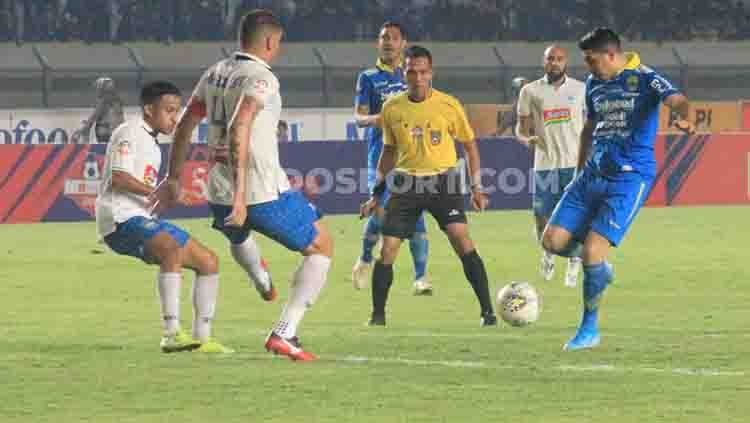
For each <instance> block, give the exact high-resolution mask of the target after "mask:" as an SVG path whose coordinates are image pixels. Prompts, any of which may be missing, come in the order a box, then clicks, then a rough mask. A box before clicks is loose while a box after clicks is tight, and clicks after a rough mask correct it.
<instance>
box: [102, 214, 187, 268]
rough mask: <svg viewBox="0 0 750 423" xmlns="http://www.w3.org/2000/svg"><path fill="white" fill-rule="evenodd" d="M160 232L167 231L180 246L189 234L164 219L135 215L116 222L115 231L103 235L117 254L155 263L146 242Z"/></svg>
mask: <svg viewBox="0 0 750 423" xmlns="http://www.w3.org/2000/svg"><path fill="white" fill-rule="evenodd" d="M160 232H166V233H168V234H169V235H170V236H171V237H172V238H173V239H174V240H175V241H176V242H177V245H179V246H180V247H184V246H185V244H187V242H188V240H189V239H190V235H189V234H188V233H187V232H185V230H184V229H182V228H180V227H179V226H176V225H173V224H171V223H169V222H167V221H166V220H161V219H150V218H148V217H143V216H135V217H131V218H130V219H128V220H126V221H124V222H122V223H118V224H117V228H116V229H115V231H114V232H112V233H111V234H109V235H107V236H105V237H104V243H105V244H107V246H108V247H109V248H111V249H112V251H114V252H116V253H117V254H122V255H125V256H131V257H135V258H139V259H141V260H143V261H144V262H146V263H149V264H155V263H156V259H155V258H154V257H151V256H149V255H148V254H147V252H146V242H148V240H150V239H151V238H153V237H155V236H156V235H157V234H159V233H160Z"/></svg>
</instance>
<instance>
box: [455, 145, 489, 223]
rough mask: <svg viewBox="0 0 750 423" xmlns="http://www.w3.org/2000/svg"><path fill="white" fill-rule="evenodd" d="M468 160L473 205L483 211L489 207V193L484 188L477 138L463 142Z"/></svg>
mask: <svg viewBox="0 0 750 423" xmlns="http://www.w3.org/2000/svg"><path fill="white" fill-rule="evenodd" d="M462 145H463V147H464V153H465V155H466V161H467V162H468V164H469V181H470V183H471V205H472V206H473V207H474V209H475V210H479V211H482V210H484V209H485V208H486V207H487V204H488V203H489V200H488V198H487V194H485V193H484V191H483V190H482V172H481V169H482V167H481V166H482V165H481V161H480V159H479V147H478V146H477V142H476V140H471V141H467V142H464V143H462Z"/></svg>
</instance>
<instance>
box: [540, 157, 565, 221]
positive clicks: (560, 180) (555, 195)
mask: <svg viewBox="0 0 750 423" xmlns="http://www.w3.org/2000/svg"><path fill="white" fill-rule="evenodd" d="M575 173H576V169H575V168H574V167H566V168H562V169H551V170H537V171H535V172H534V202H533V207H534V214H535V215H536V216H541V217H544V218H546V219H549V217H550V216H552V212H553V211H554V210H555V206H557V203H558V202H559V201H560V198H562V195H563V192H564V191H565V187H567V186H568V184H569V183H570V182H571V181H572V180H573V177H574V176H575Z"/></svg>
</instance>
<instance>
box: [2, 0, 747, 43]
mask: <svg viewBox="0 0 750 423" xmlns="http://www.w3.org/2000/svg"><path fill="white" fill-rule="evenodd" d="M748 3H750V2H748V1H746V0H705V1H699V2H692V1H684V0H632V1H629V2H623V1H620V0H357V1H350V0H0V40H3V39H4V40H9V39H15V40H17V42H18V43H22V42H25V41H48V40H52V39H59V40H84V41H88V42H93V41H105V40H109V41H112V42H120V41H131V40H146V41H149V40H151V41H162V42H166V43H170V42H172V41H173V40H207V41H208V40H218V39H227V40H232V39H234V38H235V32H236V30H235V29H236V26H237V22H238V21H239V18H240V17H241V16H242V14H244V13H246V12H248V11H249V10H251V9H254V8H269V9H271V10H273V11H274V12H275V13H277V14H278V15H279V17H280V18H281V20H282V22H283V23H284V26H285V27H286V35H287V40H289V41H354V40H363V39H370V38H371V36H372V34H373V33H374V31H376V30H377V28H378V26H379V25H380V23H382V22H383V20H385V19H388V20H395V21H398V22H401V23H402V24H403V25H404V27H405V28H406V32H407V33H408V34H409V39H410V40H412V41H421V40H435V41H498V40H524V41H546V40H575V39H577V38H578V37H579V36H580V35H581V34H583V33H584V32H586V31H588V30H590V29H591V28H592V27H595V26H601V25H607V26H612V27H613V28H614V29H615V30H617V31H619V32H621V33H623V34H624V35H625V36H626V37H627V38H629V39H631V40H652V41H665V40H689V39H705V40H724V39H748V38H750V15H749V14H748V11H747V7H746V6H747V4H748Z"/></svg>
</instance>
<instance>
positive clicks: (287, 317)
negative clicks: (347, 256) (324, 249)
mask: <svg viewBox="0 0 750 423" xmlns="http://www.w3.org/2000/svg"><path fill="white" fill-rule="evenodd" d="M330 267H331V259H330V258H328V257H326V256H322V255H312V256H306V257H304V258H303V259H302V264H301V265H300V266H299V268H298V269H297V272H296V273H295V274H294V280H293V281H292V287H291V289H290V291H289V302H288V303H287V304H286V306H285V307H284V310H283V311H282V312H281V318H280V319H279V322H278V323H277V324H276V326H275V327H274V332H276V334H277V335H279V336H281V337H282V338H291V337H293V336H295V335H296V334H297V326H299V323H300V321H301V320H302V316H304V315H305V312H306V311H307V309H308V308H310V307H312V305H313V304H315V301H316V300H317V299H318V296H319V295H320V290H321V289H322V288H323V286H324V285H325V283H326V278H327V276H328V269H330Z"/></svg>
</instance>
